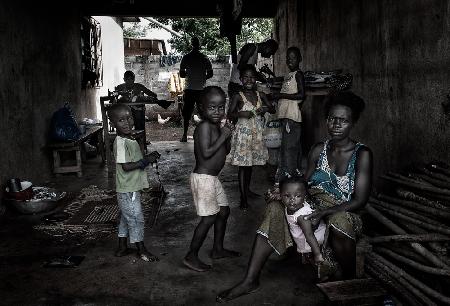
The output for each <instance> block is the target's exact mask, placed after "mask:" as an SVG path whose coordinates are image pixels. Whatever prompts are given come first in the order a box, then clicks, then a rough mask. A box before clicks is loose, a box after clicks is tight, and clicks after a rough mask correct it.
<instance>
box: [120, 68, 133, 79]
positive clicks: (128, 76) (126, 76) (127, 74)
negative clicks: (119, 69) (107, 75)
mask: <svg viewBox="0 0 450 306" xmlns="http://www.w3.org/2000/svg"><path fill="white" fill-rule="evenodd" d="M123 78H124V79H126V78H133V79H135V78H136V76H135V75H134V72H133V71H131V70H127V71H125V73H124V74H123Z"/></svg>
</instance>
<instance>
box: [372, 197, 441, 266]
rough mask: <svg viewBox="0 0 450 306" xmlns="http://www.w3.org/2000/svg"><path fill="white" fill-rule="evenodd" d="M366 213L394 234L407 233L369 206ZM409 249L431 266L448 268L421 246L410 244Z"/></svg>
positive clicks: (415, 243) (414, 243)
mask: <svg viewBox="0 0 450 306" xmlns="http://www.w3.org/2000/svg"><path fill="white" fill-rule="evenodd" d="M365 208H366V211H367V212H368V213H369V214H370V215H371V216H372V217H373V218H375V219H376V220H377V221H378V222H380V223H381V224H383V225H384V226H386V227H387V228H388V229H390V230H391V231H393V232H394V233H395V234H398V235H403V234H407V232H406V231H405V230H404V229H402V228H401V227H399V226H398V225H396V224H394V223H393V222H392V221H391V220H389V219H388V218H386V217H385V216H384V215H383V214H381V213H380V212H379V211H378V210H376V209H375V208H373V207H372V206H371V205H370V204H367V205H366V207H365ZM410 245H411V247H412V248H413V249H414V250H415V251H416V252H417V253H419V254H420V255H421V256H423V257H424V258H425V259H427V260H428V261H430V262H431V263H432V264H434V265H435V266H436V267H439V268H448V266H447V264H446V263H444V262H443V261H442V260H440V259H439V258H438V257H437V256H435V255H434V254H433V253H431V252H430V251H428V250H427V249H426V248H425V247H423V246H422V245H421V244H419V243H417V242H412V243H411V244H410Z"/></svg>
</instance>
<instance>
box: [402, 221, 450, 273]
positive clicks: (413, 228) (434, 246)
mask: <svg viewBox="0 0 450 306" xmlns="http://www.w3.org/2000/svg"><path fill="white" fill-rule="evenodd" d="M398 223H399V224H400V225H401V226H403V227H404V228H406V229H407V230H408V231H409V232H411V233H413V234H430V232H429V231H428V230H426V229H424V228H422V227H420V226H417V225H416V224H413V223H410V222H408V221H404V220H398ZM427 245H428V246H429V248H430V249H431V250H432V251H433V252H435V253H436V254H438V255H439V258H440V259H441V260H442V261H443V262H445V263H446V264H447V265H449V264H450V263H449V262H447V261H445V260H443V258H442V255H443V247H442V246H441V245H440V244H439V243H438V242H429V243H427Z"/></svg>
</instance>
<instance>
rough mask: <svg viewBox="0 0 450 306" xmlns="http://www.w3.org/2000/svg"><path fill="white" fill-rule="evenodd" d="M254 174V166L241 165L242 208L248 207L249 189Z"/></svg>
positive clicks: (240, 189)
mask: <svg viewBox="0 0 450 306" xmlns="http://www.w3.org/2000/svg"><path fill="white" fill-rule="evenodd" d="M251 175H252V167H239V191H240V193H241V204H240V205H239V207H240V208H241V209H247V208H248V201H247V199H248V189H249V186H250V177H251Z"/></svg>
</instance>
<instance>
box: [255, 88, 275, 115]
mask: <svg viewBox="0 0 450 306" xmlns="http://www.w3.org/2000/svg"><path fill="white" fill-rule="evenodd" d="M259 96H260V97H261V101H262V104H263V105H262V106H261V107H260V108H259V109H257V110H256V113H257V114H258V115H259V114H261V115H262V114H264V113H266V112H269V113H271V114H275V112H276V110H275V107H274V106H273V104H272V103H270V101H269V99H268V98H267V95H266V94H265V93H263V92H260V93H259Z"/></svg>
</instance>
